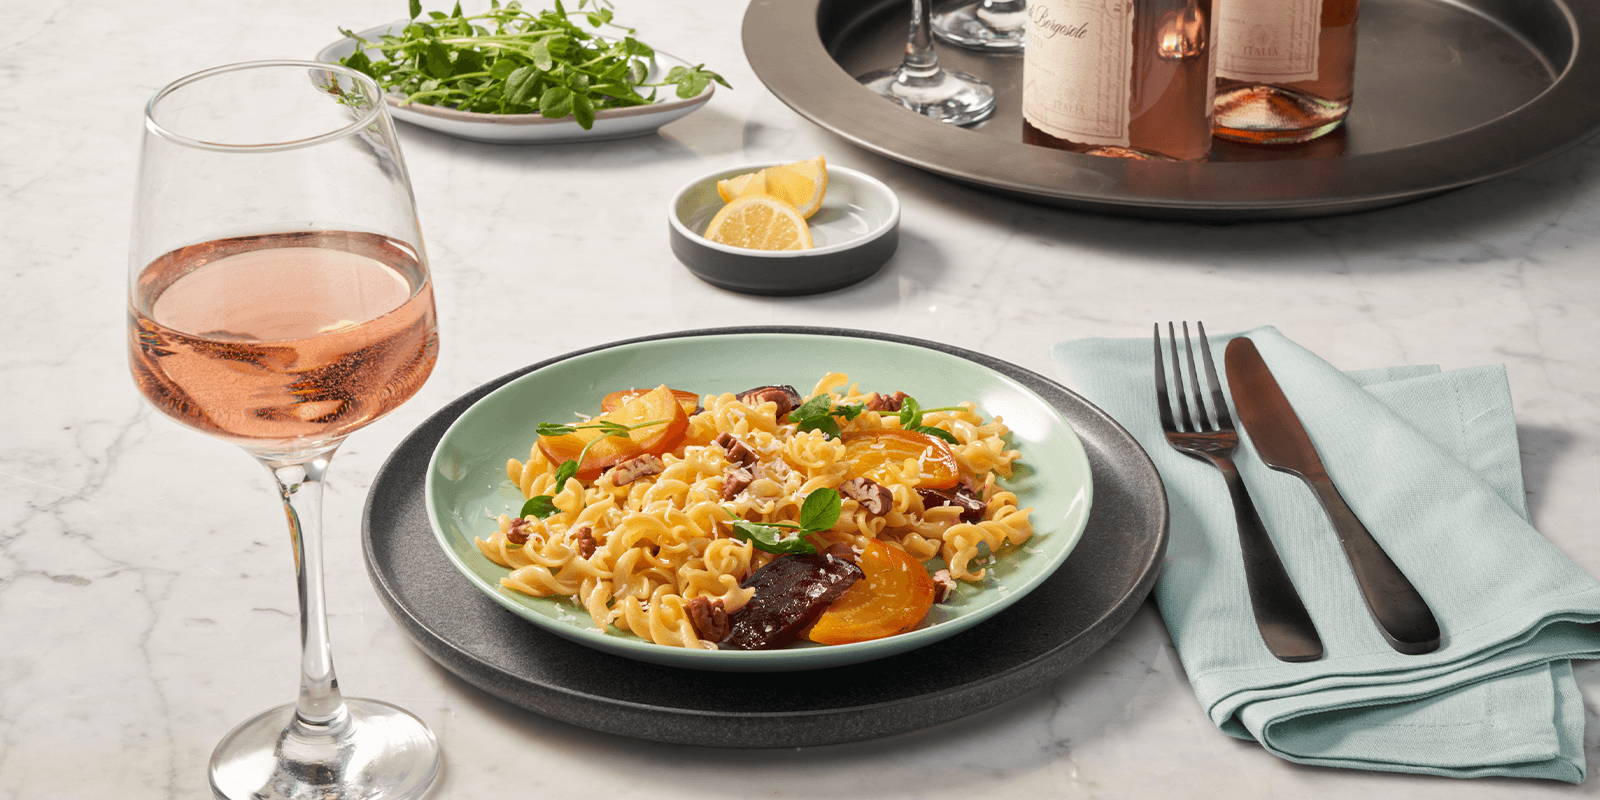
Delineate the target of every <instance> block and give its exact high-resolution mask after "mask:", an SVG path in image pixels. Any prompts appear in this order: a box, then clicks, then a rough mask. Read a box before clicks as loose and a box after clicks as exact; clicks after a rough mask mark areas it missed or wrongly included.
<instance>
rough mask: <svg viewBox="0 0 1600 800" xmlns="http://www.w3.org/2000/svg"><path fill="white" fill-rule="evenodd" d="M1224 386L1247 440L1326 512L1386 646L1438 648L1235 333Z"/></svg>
mask: <svg viewBox="0 0 1600 800" xmlns="http://www.w3.org/2000/svg"><path fill="white" fill-rule="evenodd" d="M1223 363H1224V368H1225V369H1226V371H1227V373H1228V388H1229V390H1230V392H1231V393H1232V395H1233V404H1234V409H1235V410H1236V411H1238V414H1239V422H1240V423H1242V424H1243V425H1244V430H1245V433H1247V434H1249V436H1250V444H1251V445H1253V446H1254V447H1255V450H1256V453H1257V454H1258V455H1260V456H1261V460H1262V461H1263V462H1265V463H1266V465H1267V466H1269V467H1272V468H1273V469H1275V470H1278V471H1280V472H1287V473H1289V474H1291V475H1294V476H1296V477H1298V478H1300V479H1301V480H1303V481H1305V483H1306V485H1307V486H1309V487H1310V488H1311V492H1312V494H1313V495H1315V496H1316V498H1317V502H1318V503H1319V504H1320V505H1321V506H1322V510H1323V511H1324V512H1325V513H1326V514H1327V515H1328V521H1329V522H1330V523H1332V525H1333V530H1334V533H1335V534H1336V535H1337V536H1338V538H1339V544H1340V546H1341V547H1342V548H1343V550H1344V554H1345V558H1346V559H1347V560H1348V561H1349V562H1350V570H1351V572H1353V573H1355V578H1356V585H1357V586H1358V587H1359V588H1360V590H1361V598H1362V600H1364V601H1365V602H1366V605H1367V610H1368V611H1370V612H1371V613H1372V618H1373V620H1374V621H1376V622H1377V623H1378V628H1379V630H1380V631H1382V633H1383V637H1384V640H1385V641H1387V642H1388V643H1389V646H1390V647H1393V648H1394V649H1395V650H1397V651H1399V652H1401V653H1406V654H1408V655H1417V654H1420V653H1431V652H1433V651H1434V650H1437V649H1439V623H1438V620H1436V619H1434V616H1433V612H1432V611H1431V610H1429V608H1428V604H1427V602H1426V601H1424V600H1423V599H1422V595H1421V594H1420V593H1419V592H1417V589H1416V587H1415V586H1414V585H1412V583H1411V581H1410V580H1409V579H1408V578H1406V576H1405V573H1404V572H1401V570H1400V568H1399V567H1398V566H1396V565H1395V563H1394V560H1393V559H1391V558H1389V554H1388V553H1386V552H1384V550H1383V547H1382V546H1381V545H1379V544H1378V540H1377V539H1374V538H1373V537H1372V533H1371V532H1370V531H1368V530H1367V526H1366V525H1364V524H1363V523H1362V522H1361V519H1360V518H1359V517H1357V516H1356V513H1355V512H1354V511H1353V510H1351V508H1350V506H1349V504H1348V503H1346V502H1345V501H1344V497H1343V496H1342V495H1340V494H1339V489H1338V488H1337V487H1336V486H1334V484H1333V480H1332V479H1331V478H1329V477H1328V471H1327V469H1326V468H1325V467H1324V466H1323V464H1322V457H1321V456H1320V455H1319V454H1318V453H1317V447H1316V445H1315V444H1313V443H1312V441H1311V436H1310V435H1309V434H1307V433H1306V429H1305V426H1304V425H1302V424H1301V423H1300V417H1299V415H1297V414H1295V411H1294V406H1293V405H1291V404H1290V403H1289V398H1288V397H1287V396H1285V395H1284V393H1283V388H1282V387H1281V386H1279V385H1278V380H1277V378H1275V377H1273V375H1272V370H1270V369H1268V368H1267V362H1266V361H1265V360H1264V359H1262V357H1261V352H1260V351H1259V350H1257V349H1256V345H1255V343H1254V342H1252V341H1250V340H1249V339H1248V338H1246V337H1243V336H1240V337H1238V338H1235V339H1234V340H1232V341H1230V342H1228V348H1227V350H1226V352H1225V355H1224V357H1223Z"/></svg>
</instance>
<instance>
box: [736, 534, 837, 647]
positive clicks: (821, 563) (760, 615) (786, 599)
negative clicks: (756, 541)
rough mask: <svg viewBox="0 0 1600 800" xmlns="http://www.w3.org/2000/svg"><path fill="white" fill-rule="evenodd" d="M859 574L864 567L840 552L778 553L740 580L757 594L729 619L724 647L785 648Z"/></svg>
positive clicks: (798, 636)
mask: <svg viewBox="0 0 1600 800" xmlns="http://www.w3.org/2000/svg"><path fill="white" fill-rule="evenodd" d="M861 577H862V572H861V568H860V567H858V566H856V565H855V564H854V563H852V562H851V561H849V560H848V559H845V558H840V557H838V556H836V555H831V554H824V553H818V554H816V555H803V556H783V557H780V558H777V559H775V560H773V562H772V563H771V564H768V565H766V566H764V567H762V568H761V569H758V570H756V571H755V573H754V574H752V575H751V576H750V577H749V578H746V579H745V581H744V583H743V584H742V585H743V586H745V587H746V588H750V587H754V588H755V590H756V593H755V595H754V596H752V597H751V598H750V602H748V603H745V605H744V607H743V608H741V609H739V610H738V611H736V612H734V613H733V615H732V616H731V617H730V618H729V622H730V623H731V627H730V629H729V631H728V635H727V636H724V637H723V638H722V641H721V642H719V643H718V645H719V646H720V647H722V649H724V650H774V649H777V648H779V647H783V646H784V645H787V644H789V643H790V642H793V641H794V640H795V639H798V638H800V632H801V631H803V630H805V629H806V627H807V626H809V625H810V624H811V623H813V622H815V621H816V620H817V617H819V616H821V615H822V612H823V611H826V610H827V608H828V606H829V605H832V604H833V601H835V600H837V599H839V595H841V594H844V590H846V589H848V588H850V584H852V583H855V582H856V581H858V580H860V579H861Z"/></svg>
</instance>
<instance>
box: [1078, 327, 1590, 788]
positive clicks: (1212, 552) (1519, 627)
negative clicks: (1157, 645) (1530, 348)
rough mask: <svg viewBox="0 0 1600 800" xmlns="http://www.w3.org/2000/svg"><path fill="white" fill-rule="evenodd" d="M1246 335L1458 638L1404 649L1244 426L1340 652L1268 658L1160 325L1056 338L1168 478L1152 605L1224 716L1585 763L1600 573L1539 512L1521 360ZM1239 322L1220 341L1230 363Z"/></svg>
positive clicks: (1321, 759)
mask: <svg viewBox="0 0 1600 800" xmlns="http://www.w3.org/2000/svg"><path fill="white" fill-rule="evenodd" d="M1244 335H1247V336H1249V337H1250V338H1251V339H1253V340H1254V341H1255V343H1256V346H1257V347H1258V348H1259V349H1260V351H1261V354H1262V356H1263V357H1264V358H1265V359H1266V361H1267V363H1268V365H1269V366H1271V367H1272V371H1273V373H1274V375H1276V377H1277V379H1278V382H1279V384H1280V385H1282V387H1283V390H1284V393H1285V394H1287V395H1288V397H1289V401H1290V402H1291V403H1292V404H1293V405H1294V407H1295V410H1296V411H1297V412H1298V415H1299V417H1300V419H1301V421H1302V422H1303V423H1304V424H1305V426H1306V429H1307V431H1308V432H1309V433H1310V435H1311V439H1312V440H1313V441H1314V442H1315V443H1316V446H1317V449H1318V451H1320V453H1321V455H1322V459H1323V461H1324V463H1325V464H1326V466H1327V468H1328V472H1329V474H1330V475H1331V476H1332V477H1333V480H1334V482H1335V483H1336V484H1337V485H1338V487H1339V490H1340V492H1341V493H1342V494H1343V495H1344V497H1345V499H1346V501H1347V502H1348V503H1349V504H1350V506H1351V508H1353V509H1354V510H1355V512H1356V514H1357V515H1358V516H1360V518H1361V520H1362V521H1363V522H1364V523H1366V525H1367V528H1368V529H1369V530H1370V531H1371V532H1372V535H1373V536H1374V537H1375V538H1376V539H1377V540H1378V542H1379V543H1380V544H1382V545H1383V548H1384V550H1386V551H1387V552H1388V553H1389V556H1390V557H1391V558H1393V559H1394V561H1395V563H1396V564H1398V565H1399V566H1400V568H1401V570H1403V571H1404V572H1405V573H1406V575H1407V576H1408V577H1409V578H1410V579H1411V581H1412V582H1413V583H1414V584H1415V585H1416V587H1417V589H1418V591H1420V592H1421V593H1422V596H1423V597H1424V598H1425V599H1426V600H1427V601H1428V604H1429V606H1430V607H1431V608H1432V609H1433V611H1434V615H1435V616H1436V617H1437V618H1438V620H1439V624H1440V627H1441V629H1442V631H1443V636H1444V638H1443V645H1442V646H1441V647H1440V649H1439V650H1438V651H1436V652H1433V653H1429V654H1426V655H1421V656H1406V655H1401V654H1399V653H1396V652H1395V651H1394V650H1392V649H1390V648H1389V646H1388V645H1387V644H1385V643H1384V640H1383V638H1382V637H1381V635H1380V634H1379V632H1378V629H1377V627H1376V625H1375V623H1374V622H1373V621H1372V619H1371V617H1370V615H1369V614H1368V612H1367V609H1366V606H1365V605H1364V604H1363V603H1362V601H1361V595H1360V593H1359V592H1358V590H1357V587H1356V583H1355V579H1354V577H1353V576H1352V575H1351V573H1350V569H1349V566H1348V565H1347V562H1346V561H1345V557H1344V553H1343V550H1341V548H1340V547H1339V544H1338V541H1337V539H1336V538H1335V537H1334V533H1333V529H1332V527H1331V526H1330V525H1329V523H1328V521H1327V519H1326V517H1324V516H1323V513H1322V511H1321V509H1320V507H1319V506H1318V505H1317V503H1316V500H1315V499H1314V498H1313V496H1312V495H1311V492H1310V490H1309V489H1308V488H1307V487H1306V486H1305V484H1303V483H1302V482H1301V481H1300V480H1299V479H1298V478H1295V477H1293V476H1291V475H1287V474H1284V473H1281V472H1275V471H1273V470H1271V469H1270V468H1268V467H1267V466H1265V465H1264V464H1262V463H1261V460H1260V459H1259V458H1258V457H1257V456H1256V454H1255V451H1254V449H1253V448H1252V447H1250V446H1248V444H1247V445H1244V446H1241V447H1240V448H1239V450H1238V451H1237V452H1236V453H1235V457H1236V459H1237V461H1238V464H1239V468H1240V472H1241V473H1242V474H1243V476H1244V480H1245V484H1246V485H1247V486H1248V487H1249V489H1250V495H1251V497H1253V498H1254V499H1255V502H1256V505H1257V507H1258V508H1259V510H1260V512H1261V516H1262V519H1263V520H1264V521H1265V522H1266V526H1267V530H1268V532H1269V533H1270V535H1271V536H1272V539H1273V542H1274V543H1275V544H1276V546H1277V549H1278V552H1279V554H1280V555H1281V556H1282V558H1283V561H1284V564H1285V566H1286V567H1287V569H1288V571H1289V575H1290V577H1291V578H1293V580H1294V583H1295V586H1297V587H1298V588H1299V589H1300V593H1301V596H1302V598H1303V599H1304V600H1305V603H1306V607H1307V609H1308V610H1309V611H1310V613H1311V617H1312V619H1313V620H1314V621H1315V622H1316V625H1317V630H1318V631H1319V632H1320V633H1321V635H1322V641H1323V646H1324V649H1325V654H1324V656H1323V658H1322V659H1321V660H1319V661H1314V662H1310V663H1304V664H1289V663H1284V662H1281V661H1278V660H1277V659H1275V658H1273V657H1272V655H1271V654H1270V653H1268V652H1267V650H1266V647H1265V646H1264V645H1263V644H1262V643H1261V638H1260V635H1259V634H1258V633H1257V631H1256V627H1255V621H1254V618H1253V617H1252V616H1251V611H1250V602H1249V598H1248V596H1247V594H1246V590H1245V582H1244V569H1243V566H1242V564H1241V561H1240V556H1239V545H1238V535H1237V530H1236V528H1235V527H1234V517H1233V510H1232V508H1231V506H1230V504H1229V502H1228V495H1227V492H1226V490H1225V489H1224V487H1223V483H1222V478H1221V476H1220V475H1219V474H1218V473H1217V471H1216V470H1215V469H1214V468H1212V467H1211V466H1210V465H1208V464H1205V463H1203V462H1200V461H1196V460H1194V459H1191V458H1189V457H1187V456H1184V455H1182V454H1181V453H1178V452H1177V451H1175V450H1173V449H1172V448H1171V447H1170V446H1168V445H1167V443H1166V441H1165V440H1164V439H1163V438H1162V434H1161V426H1160V423H1159V421H1158V418H1157V416H1156V407H1155V383H1154V378H1153V370H1152V367H1151V345H1150V340H1149V339H1115V340H1113V339H1094V340H1085V341H1077V342H1069V343H1065V344H1062V345H1059V346H1058V347H1057V348H1056V352H1055V355H1056V358H1057V360H1058V361H1059V362H1060V363H1061V364H1062V365H1063V366H1064V368H1065V369H1066V370H1067V372H1068V374H1069V376H1070V383H1069V385H1070V386H1071V387H1072V388H1074V389H1076V390H1077V391H1079V392H1081V393H1082V394H1083V395H1084V396H1086V397H1088V398H1089V399H1090V400H1092V401H1094V402H1095V403H1097V404H1099V405H1100V406H1101V407H1102V408H1104V409H1105V410H1106V411H1107V412H1108V413H1110V414H1111V415H1112V416H1113V417H1115V418H1116V419H1117V421H1119V422H1121V423H1122V424H1123V425H1124V426H1126V427H1127V428H1128V430H1129V431H1130V432H1132V433H1133V435H1134V437H1135V438H1137V439H1138V440H1139V442H1140V444H1142V445H1144V447H1145V449H1146V450H1148V451H1149V453H1150V456H1151V458H1152V459H1154V460H1155V463H1156V467H1157V468H1158V469H1159V470H1160V472H1161V477H1162V479H1163V480H1164V481H1165V483H1166V487H1167V497H1168V500H1169V501H1170V502H1171V507H1172V526H1171V539H1170V543H1169V545H1168V550H1167V563H1166V564H1165V566H1164V568H1163V572H1162V575H1161V578H1160V581H1159V582H1158V583H1157V584H1156V590H1155V595H1156V603H1157V605H1158V606H1159V607H1160V610H1161V616H1162V618H1163V620H1164V621H1165V622H1166V625H1167V630H1168V631H1169V632H1170V633H1171V635H1172V641H1173V644H1174V645H1175V646H1176V648H1177V650H1178V654H1179V656H1180V658H1181V660H1182V661H1183V666H1184V669H1185V670H1186V671H1187V673H1188V676H1189V680H1190V682H1191V683H1192V684H1193V685H1194V691H1195V694H1196V695H1197V696H1198V698H1199V700H1200V703H1201V705H1202V706H1203V707H1204V708H1205V710H1206V712H1207V714H1209V715H1210V717H1211V720H1212V721H1213V722H1215V723H1216V724H1217V725H1218V726H1219V727H1220V728H1222V730H1223V731H1224V732H1226V733H1229V734H1231V735H1234V736H1237V737H1240V738H1245V739H1254V740H1255V741H1258V742H1260V743H1261V744H1262V746H1264V747H1265V748H1267V750H1268V751H1270V752H1272V753H1274V754H1276V755H1278V756H1281V757H1283V758H1286V759H1289V760H1291V761H1297V762H1301V763H1306V764H1319V765H1324V766H1334V767H1349V768H1354V769H1371V770H1385V771H1393V772H1419V773H1428V774H1434V775H1447V776H1452V777H1481V776H1490V775H1498V776H1512V777H1526V778H1547V779H1553V780H1562V781H1569V782H1572V783H1580V782H1582V781H1583V778H1584V756H1583V700H1582V697H1581V695H1580V694H1579V692H1578V687H1577V684H1576V681H1575V680H1574V679H1573V676H1572V667H1571V659H1574V658H1595V657H1600V626H1596V625H1595V624H1594V623H1595V622H1596V621H1597V620H1600V583H1597V582H1596V581H1595V580H1594V579H1593V578H1591V577H1590V576H1589V575H1587V574H1586V573H1584V572H1583V571H1582V570H1581V569H1579V568H1578V567H1577V566H1576V565H1574V564H1573V563H1572V562H1571V561H1569V560H1568V559H1567V558H1566V557H1565V556H1563V555H1562V554H1561V553H1560V552H1559V551H1557V550H1556V548H1555V547H1553V546H1551V544H1550V543H1549V542H1547V541H1546V540H1545V539H1544V537H1542V536H1541V535H1540V534H1539V533H1538V531H1536V530H1534V529H1533V527H1532V526H1531V525H1529V523H1528V513H1527V509H1526V506H1525V504H1524V499H1523V491H1522V473H1521V468H1520V464H1519V461H1518V451H1517V438H1516V423H1515V420H1514V419H1513V418H1512V411H1511V396H1510V391H1509V389H1508V388H1507V385H1506V379H1505V373H1504V371H1503V370H1502V369H1501V368H1499V367H1482V368H1473V369H1462V370H1456V371H1452V372H1440V371H1439V370H1438V368H1436V367H1402V368H1396V369H1388V370H1378V371H1372V372H1360V373H1342V372H1340V371H1338V370H1336V369H1334V368H1333V367H1331V366H1329V365H1328V364H1327V363H1326V362H1324V361H1323V360H1321V359H1320V358H1318V357H1317V356H1315V355H1313V354H1312V353H1310V352H1308V351H1306V350H1305V349H1303V348H1301V347H1299V346H1298V345H1296V344H1295V343H1294V342H1291V341H1290V340H1289V339H1287V338H1285V337H1284V336H1283V335H1282V334H1281V333H1279V332H1278V331H1277V330H1275V329H1272V328H1262V329H1258V330H1255V331H1251V332H1249V333H1248V334H1244ZM1230 338H1232V337H1220V338H1213V340H1212V346H1213V348H1214V349H1213V351H1212V353H1213V355H1214V356H1215V358H1216V361H1217V365H1218V369H1219V371H1221V370H1222V363H1223V361H1222V357H1223V348H1224V347H1225V346H1226V345H1227V340H1228V339H1230ZM1196 346H1197V347H1198V344H1197V345H1196ZM1180 349H1181V348H1180ZM1224 380H1226V377H1225V376H1224ZM1230 396H1231V395H1230ZM1234 418H1235V419H1236V420H1237V419H1238V416H1237V415H1235V416H1234ZM1243 433H1244V432H1243V430H1242V429H1241V434H1243ZM1245 438H1246V439H1247V440H1248V435H1247V434H1246V435H1245Z"/></svg>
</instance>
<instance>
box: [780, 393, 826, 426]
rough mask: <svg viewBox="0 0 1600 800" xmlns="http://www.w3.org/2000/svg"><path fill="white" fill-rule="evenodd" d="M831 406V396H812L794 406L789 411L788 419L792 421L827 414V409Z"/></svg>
mask: <svg viewBox="0 0 1600 800" xmlns="http://www.w3.org/2000/svg"><path fill="white" fill-rule="evenodd" d="M832 407H833V398H832V397H830V396H828V395H825V394H819V395H817V396H816V397H813V398H811V399H810V400H807V401H805V402H804V403H801V404H800V405H798V406H796V407H795V409H794V410H793V411H790V412H789V420H790V421H791V422H792V421H794V420H801V419H811V418H812V417H822V416H827V414H828V409H830V408H832Z"/></svg>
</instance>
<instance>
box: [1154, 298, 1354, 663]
mask: <svg viewBox="0 0 1600 800" xmlns="http://www.w3.org/2000/svg"><path fill="white" fill-rule="evenodd" d="M1195 326H1196V328H1197V329H1198V332H1199V338H1200V355H1201V357H1202V358H1203V359H1204V360H1205V365H1206V386H1204V387H1202V386H1201V385H1200V376H1199V374H1198V373H1197V372H1196V370H1195V363H1194V346H1193V345H1192V344H1191V343H1190V341H1189V323H1187V322H1185V323H1183V347H1184V350H1185V351H1186V352H1187V353H1188V356H1189V358H1188V366H1189V380H1188V383H1187V384H1185V382H1184V379H1183V361H1182V360H1180V359H1179V358H1178V334H1177V331H1176V330H1175V329H1174V328H1173V325H1172V323H1171V322H1168V323H1167V341H1168V344H1169V345H1170V347H1171V350H1172V382H1173V383H1175V384H1177V387H1178V393H1177V395H1176V399H1177V406H1178V418H1177V419H1174V418H1173V415H1172V411H1173V408H1172V399H1171V398H1169V397H1168V391H1167V369H1166V366H1165V364H1164V363H1163V357H1162V354H1161V325H1160V324H1159V323H1157V324H1156V325H1155V369H1156V406H1157V408H1158V409H1159V410H1160V413H1161V430H1162V432H1163V433H1165V434H1166V437H1167V443H1168V444H1170V445H1172V448H1173V449H1174V450H1177V451H1178V452H1180V453H1183V454H1184V455H1186V456H1190V457H1192V458H1196V459H1199V460H1201V461H1206V462H1209V463H1210V464H1211V465H1212V466H1214V467H1216V468H1217V471H1219V472H1221V473H1222V479H1223V481H1224V482H1225V483H1227V485H1228V494H1229V496H1231V497H1232V498H1233V515H1234V521H1235V523H1236V524H1237V525H1238V528H1239V551H1240V554H1241V555H1242V556H1243V557H1244V580H1245V585H1246V586H1247V587H1248V588H1249V591H1250V609H1251V611H1253V612H1254V613H1255V618H1256V629H1257V630H1259V631H1260V632H1261V641H1262V642H1264V643H1266V645H1267V650H1269V651H1271V652H1272V654H1273V655H1274V656H1276V657H1277V658H1278V659H1280V660H1282V661H1315V660H1317V659H1319V658H1321V657H1322V639H1321V637H1319V636H1318V635H1317V628H1316V626H1315V625H1313V624H1312V622H1311V615H1310V614H1308V613H1306V606H1305V603H1303V602H1301V600H1300V593H1299V592H1297V591H1296V590H1295V588H1294V583H1293V582H1292V581H1290V580H1289V573H1288V572H1287V571H1285V570H1284V568H1283V561H1282V560H1280V559H1279V558H1278V550H1277V548H1275V547H1273V546H1272V538H1271V537H1269V536H1268V535H1267V528H1266V526H1265V525H1263V524H1262V522H1261V515H1260V514H1258V513H1256V506H1255V503H1253V502H1251V500H1250V493H1249V492H1247V491H1246V490H1245V486H1244V481H1243V480H1241V479H1240V478H1239V468H1238V467H1236V466H1234V463H1233V451H1234V449H1235V448H1237V447H1238V446H1239V433H1238V431H1237V430H1235V429H1234V426H1233V418H1232V417H1230V416H1229V415H1228V403H1227V401H1226V400H1225V399H1223V397H1222V383H1221V382H1220V381H1219V380H1217V365H1216V363H1215V362H1213V361H1212V360H1211V345H1210V343H1208V342H1207V341H1206V326H1205V324H1204V323H1199V322H1197V323H1195ZM1208 393H1209V394H1210V396H1211V409H1212V411H1214V412H1215V415H1214V421H1213V418H1212V417H1208V415H1207V409H1206V404H1205V395H1206V394H1208ZM1191 405H1193V407H1194V413H1193V414H1192V415H1191V414H1190V406H1191Z"/></svg>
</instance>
